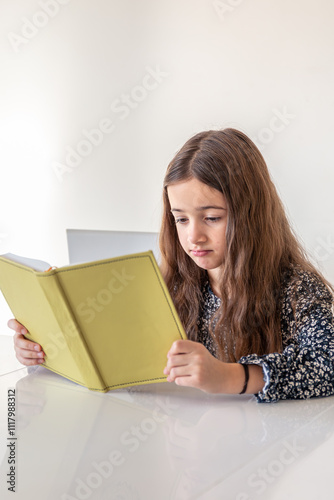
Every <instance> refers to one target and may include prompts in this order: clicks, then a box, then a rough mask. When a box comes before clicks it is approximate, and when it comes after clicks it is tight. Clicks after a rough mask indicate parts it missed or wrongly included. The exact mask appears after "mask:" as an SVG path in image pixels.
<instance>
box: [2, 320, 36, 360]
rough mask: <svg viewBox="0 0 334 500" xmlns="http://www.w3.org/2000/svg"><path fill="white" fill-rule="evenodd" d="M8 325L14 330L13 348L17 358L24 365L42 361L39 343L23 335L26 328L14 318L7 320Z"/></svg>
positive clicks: (25, 332)
mask: <svg viewBox="0 0 334 500" xmlns="http://www.w3.org/2000/svg"><path fill="white" fill-rule="evenodd" d="M8 326H9V328H11V329H12V330H14V331H15V335H14V350H15V354H16V357H17V359H18V360H19V362H20V363H22V364H23V365H25V366H33V365H39V364H41V363H44V356H45V354H44V352H43V349H42V348H41V346H40V345H39V344H36V343H35V342H32V341H31V340H28V339H26V338H25V337H24V335H26V334H27V333H28V332H27V329H26V328H25V327H24V326H23V325H21V323H19V322H18V321H16V320H15V319H10V320H9V321H8Z"/></svg>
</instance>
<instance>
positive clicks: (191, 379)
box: [164, 340, 243, 393]
mask: <svg viewBox="0 0 334 500" xmlns="http://www.w3.org/2000/svg"><path fill="white" fill-rule="evenodd" d="M167 358H168V361H167V366H166V368H165V370H164V374H165V375H168V377H167V380H168V382H175V383H176V384H177V385H184V386H188V387H196V388H197V389H201V390H202V391H205V392H210V393H226V392H231V389H230V385H231V380H230V379H231V373H230V367H231V366H232V365H231V364H230V365H229V364H228V363H223V362H222V361H219V360H218V359H216V358H215V357H214V356H212V355H211V354H210V353H209V351H208V350H207V349H206V348H205V347H204V346H203V345H202V344H199V343H198V342H193V341H190V340H177V341H176V342H174V343H173V345H172V347H171V349H170V351H169V352H168V354H167ZM239 368H240V370H241V375H243V368H242V366H240V367H239ZM241 389H242V381H240V389H239V392H240V390H241Z"/></svg>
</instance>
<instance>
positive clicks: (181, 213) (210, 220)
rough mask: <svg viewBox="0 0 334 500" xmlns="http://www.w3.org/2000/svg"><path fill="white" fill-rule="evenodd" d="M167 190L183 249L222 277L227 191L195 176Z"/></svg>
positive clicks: (216, 275)
mask: <svg viewBox="0 0 334 500" xmlns="http://www.w3.org/2000/svg"><path fill="white" fill-rule="evenodd" d="M167 192H168V198H169V202H170V206H171V211H172V213H173V215H174V218H175V222H176V227H177V233H178V237H179V240H180V243H181V246H182V248H183V249H184V251H185V252H186V253H187V254H188V255H189V256H190V257H191V258H192V259H193V261H194V262H195V263H196V264H197V265H198V266H199V267H201V268H202V269H207V271H208V274H209V276H210V277H212V278H213V279H214V278H216V279H218V274H217V273H219V272H220V270H221V268H222V266H223V264H224V260H225V252H226V238H225V234H226V226H227V216H228V214H227V205H226V201H225V198H224V196H223V194H222V193H221V192H220V191H217V190H216V189H214V188H212V187H209V186H207V185H206V184H204V183H203V182H201V181H199V180H197V179H194V178H192V179H190V180H186V181H181V182H178V183H176V184H171V185H170V186H168V188H167Z"/></svg>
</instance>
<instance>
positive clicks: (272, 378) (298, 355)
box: [239, 272, 334, 402]
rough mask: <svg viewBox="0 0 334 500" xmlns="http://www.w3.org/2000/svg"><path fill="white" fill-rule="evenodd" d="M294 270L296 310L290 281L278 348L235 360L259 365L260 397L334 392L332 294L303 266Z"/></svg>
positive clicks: (303, 396) (274, 398)
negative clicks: (304, 270) (296, 278)
mask: <svg viewBox="0 0 334 500" xmlns="http://www.w3.org/2000/svg"><path fill="white" fill-rule="evenodd" d="M298 276H299V278H298V282H297V288H296V296H297V302H296V305H295V310H293V307H292V297H293V293H294V292H293V288H292V286H291V285H289V284H287V285H286V287H285V289H284V296H283V301H282V311H281V331H282V352H281V353H272V354H268V355H264V356H257V355H255V354H252V355H249V356H244V357H242V358H241V359H240V360H239V362H241V363H248V364H255V365H260V366H262V368H263V373H264V381H265V385H264V388H263V390H262V391H261V392H259V393H258V394H257V395H256V397H257V400H258V401H259V402H274V401H278V400H280V399H307V398H311V397H314V396H330V395H332V394H334V323H333V309H332V307H333V297H332V295H331V293H330V292H329V291H328V289H327V288H326V287H325V286H324V285H323V283H322V282H320V281H319V280H318V278H317V277H316V276H314V275H312V274H310V273H306V272H299V275H298Z"/></svg>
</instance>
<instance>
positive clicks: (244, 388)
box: [239, 364, 249, 394]
mask: <svg viewBox="0 0 334 500" xmlns="http://www.w3.org/2000/svg"><path fill="white" fill-rule="evenodd" d="M241 366H243V367H244V370H245V383H244V386H243V388H242V391H241V392H239V394H244V393H245V392H246V390H247V385H248V380H249V369H248V365H243V364H242V365H241Z"/></svg>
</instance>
